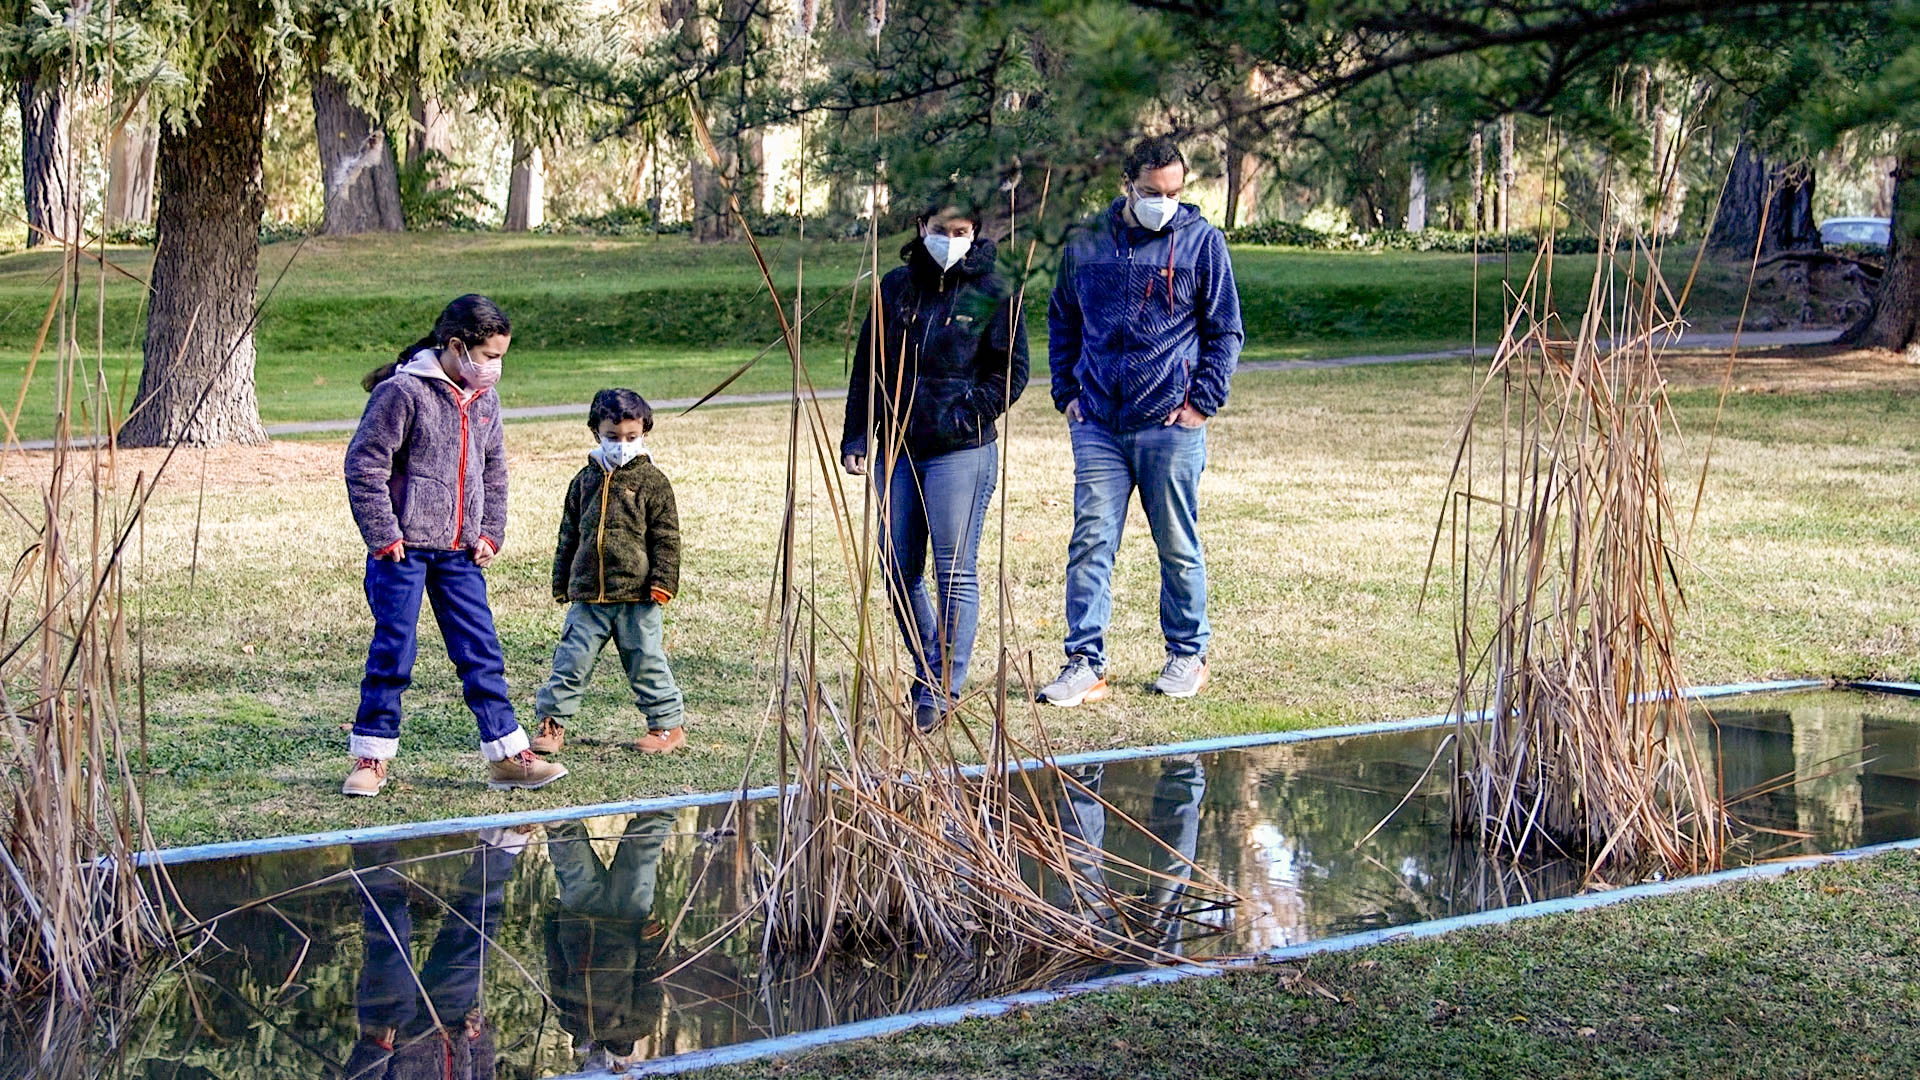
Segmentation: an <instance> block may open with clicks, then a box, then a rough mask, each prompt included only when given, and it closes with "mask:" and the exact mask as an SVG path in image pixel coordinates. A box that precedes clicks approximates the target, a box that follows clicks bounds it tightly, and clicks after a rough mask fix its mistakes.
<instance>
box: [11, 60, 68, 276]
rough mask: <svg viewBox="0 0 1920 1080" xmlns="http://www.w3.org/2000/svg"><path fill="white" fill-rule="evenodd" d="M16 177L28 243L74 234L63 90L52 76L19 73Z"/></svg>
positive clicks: (63, 237)
mask: <svg viewBox="0 0 1920 1080" xmlns="http://www.w3.org/2000/svg"><path fill="white" fill-rule="evenodd" d="M19 92H20V179H21V187H22V194H24V195H25V196H26V203H27V246H28V247H35V246H37V245H39V244H43V243H47V242H49V241H50V239H53V240H58V239H68V238H73V239H77V238H78V233H79V228H78V225H79V223H78V222H77V221H75V220H74V219H75V218H76V217H77V216H78V215H79V207H78V200H77V199H75V198H74V190H73V187H72V179H73V162H72V160H71V154H70V150H71V149H72V148H71V147H69V146H68V145H67V108H66V105H67V101H66V91H65V89H64V88H63V87H62V86H61V85H60V81H59V80H58V79H57V78H47V77H45V76H35V75H26V76H23V77H22V78H21V79H20V85H19Z"/></svg>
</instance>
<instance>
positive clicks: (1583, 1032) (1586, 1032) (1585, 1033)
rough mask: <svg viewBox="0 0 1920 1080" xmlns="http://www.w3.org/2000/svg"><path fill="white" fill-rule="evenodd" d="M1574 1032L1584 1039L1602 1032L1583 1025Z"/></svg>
mask: <svg viewBox="0 0 1920 1080" xmlns="http://www.w3.org/2000/svg"><path fill="white" fill-rule="evenodd" d="M1574 1034H1575V1035H1578V1036H1580V1037H1581V1038H1583V1039H1591V1038H1593V1037H1594V1036H1595V1035H1598V1034H1600V1033H1599V1032H1598V1031H1595V1030H1594V1029H1593V1028H1590V1027H1583V1028H1581V1029H1580V1030H1579V1031H1576V1032H1574Z"/></svg>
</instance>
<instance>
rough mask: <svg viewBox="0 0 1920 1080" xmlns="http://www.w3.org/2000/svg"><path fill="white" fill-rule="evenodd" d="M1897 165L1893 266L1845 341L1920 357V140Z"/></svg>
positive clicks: (1903, 151)
mask: <svg viewBox="0 0 1920 1080" xmlns="http://www.w3.org/2000/svg"><path fill="white" fill-rule="evenodd" d="M1896 161H1897V164H1896V165H1895V166H1894V169H1893V206H1892V217H1893V227H1892V228H1891V229H1889V230H1888V236H1887V271H1886V273H1885V274H1882V275H1881V277H1880V288H1879V290H1878V291H1877V292H1875V293H1874V296H1873V307H1871V308H1870V309H1868V311H1867V315H1866V318H1864V319H1861V320H1860V322H1859V323H1857V324H1855V325H1854V326H1853V328H1852V329H1850V330H1848V331H1847V333H1846V335H1845V337H1843V338H1842V340H1843V341H1845V342H1847V343H1848V344H1852V345H1858V346H1860V347H1862V348H1867V349H1893V350H1895V351H1899V352H1904V353H1906V354H1907V356H1908V358H1909V359H1920V356H1916V353H1917V352H1920V347H1917V346H1920V342H1916V340H1915V329H1916V323H1920V140H1909V141H1907V142H1906V143H1905V144H1903V145H1902V146H1901V148H1900V154H1899V157H1898V158H1897V159H1896Z"/></svg>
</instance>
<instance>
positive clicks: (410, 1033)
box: [346, 829, 527, 1080]
mask: <svg viewBox="0 0 1920 1080" xmlns="http://www.w3.org/2000/svg"><path fill="white" fill-rule="evenodd" d="M479 839H480V849H479V850H478V851H476V852H475V853H474V856H473V862H472V864H471V865H469V866H468V867H467V872H466V873H465V874H464V875H462V876H461V878H460V884H459V885H458V886H457V887H456V888H455V890H454V892H453V895H452V896H450V897H447V898H445V899H446V900H447V906H448V908H449V910H448V911H447V914H446V920H445V921H444V922H442V923H441V924H440V932H439V934H438V935H437V936H435V938H434V939H433V948H432V949H431V950H430V951H429V952H428V953H427V962H426V964H425V965H424V966H422V967H421V968H420V970H419V972H418V973H417V975H416V973H415V972H414V970H413V954H412V948H411V942H412V938H413V916H412V913H411V912H409V911H408V909H407V900H408V887H407V882H406V879H404V878H402V877H401V876H400V875H399V874H397V873H395V872H394V870H393V869H392V866H393V864H394V863H396V862H398V861H399V859H400V850H399V848H397V847H395V846H394V845H393V844H390V843H388V844H368V845H364V846H362V847H359V848H356V849H355V850H354V862H355V864H356V865H359V866H362V867H371V868H372V869H364V870H361V871H360V872H359V874H358V877H357V879H356V881H357V884H358V887H359V893H360V908H361V912H362V914H363V915H364V917H365V922H366V935H367V953H366V966H365V967H364V968H362V969H361V972H360V984H359V987H358V988H357V990H356V991H355V994H354V1003H355V1005H356V1007H357V1008H358V1011H359V1015H360V1039H359V1041H358V1042H356V1043H354V1046H353V1051H352V1053H351V1055H349V1056H348V1058H347V1069H346V1076H347V1080H488V1078H490V1077H492V1076H493V1057H494V1053H493V1032H492V1030H491V1029H490V1028H489V1027H488V1026H487V1023H486V1019H485V1017H484V1015H483V1012H482V1009H481V1007H480V980H481V976H482V975H483V973H484V972H483V964H482V961H483V960H484V957H485V952H486V947H487V942H488V940H489V939H490V938H492V937H493V936H494V935H497V934H498V933H499V923H500V906H501V901H502V899H503V897H504V896H505V892H506V884H507V878H508V877H510V876H511V875H512V873H513V866H514V857H515V856H516V855H518V854H519V853H520V851H521V849H522V848H524V847H525V846H526V842H527V841H526V836H525V835H523V834H520V833H515V832H508V831H506V830H500V829H493V830H488V831H487V832H485V833H482V834H480V838H479ZM423 989H424V991H425V995H426V996H425V997H424V998H423V997H422V996H421V994H422V990H423Z"/></svg>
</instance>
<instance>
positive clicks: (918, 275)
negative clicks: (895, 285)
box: [900, 236, 998, 284]
mask: <svg viewBox="0 0 1920 1080" xmlns="http://www.w3.org/2000/svg"><path fill="white" fill-rule="evenodd" d="M997 254H998V249H997V248H995V247H994V243H993V240H992V238H990V237H985V236H976V237H974V239H973V246H971V247H969V248H967V253H966V254H965V255H963V256H961V258H960V261H959V262H957V263H955V264H954V266H953V269H951V270H945V271H943V270H941V269H940V264H939V263H937V262H934V261H933V256H932V255H930V254H928V253H927V245H925V244H923V243H921V242H920V238H919V237H917V236H916V237H914V238H913V239H911V240H908V241H907V242H906V243H905V244H903V245H901V247H900V261H901V262H903V263H906V264H907V266H908V267H910V268H911V269H912V270H913V276H914V278H915V279H916V280H920V281H927V282H933V283H936V284H937V283H938V282H939V280H940V276H941V275H942V274H943V273H944V274H949V275H951V276H953V277H954V278H956V279H960V280H966V281H972V280H975V279H978V278H983V277H986V276H987V275H988V274H991V273H993V264H994V259H995V257H996V255H997Z"/></svg>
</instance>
